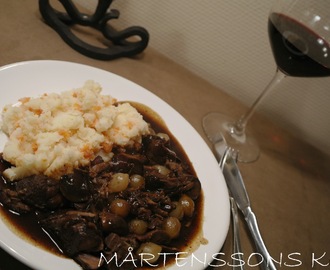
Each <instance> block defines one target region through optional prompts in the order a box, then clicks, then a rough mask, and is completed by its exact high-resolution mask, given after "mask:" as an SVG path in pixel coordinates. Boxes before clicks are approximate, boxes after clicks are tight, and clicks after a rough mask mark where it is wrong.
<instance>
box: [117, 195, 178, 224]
mask: <svg viewBox="0 0 330 270" xmlns="http://www.w3.org/2000/svg"><path fill="white" fill-rule="evenodd" d="M119 196H120V197H121V198H123V199H125V200H126V201H127V202H128V203H129V204H130V206H131V207H130V212H131V214H132V215H134V216H137V217H139V218H140V219H143V220H145V221H152V220H154V219H155V220H159V222H154V224H155V225H157V226H158V225H160V224H158V223H161V221H162V220H163V219H164V218H165V217H167V216H168V214H169V212H170V211H171V210H172V201H171V199H170V198H169V197H168V196H166V195H165V193H164V192H163V191H162V190H157V191H153V192H151V191H150V192H149V191H142V190H129V191H127V190H126V191H123V192H121V193H120V194H119Z"/></svg>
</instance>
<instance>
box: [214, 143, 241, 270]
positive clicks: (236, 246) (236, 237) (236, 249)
mask: <svg viewBox="0 0 330 270" xmlns="http://www.w3.org/2000/svg"><path fill="white" fill-rule="evenodd" d="M220 142H221V141H220V140H218V143H217V151H216V153H217V156H218V159H219V160H220V162H219V166H220V168H221V170H223V167H224V164H225V161H226V158H227V154H226V153H227V149H228V148H227V145H226V143H225V142H224V141H222V143H220ZM229 199H230V208H231V217H232V230H233V254H235V256H237V257H235V258H236V259H237V260H239V262H240V263H239V264H238V261H236V260H233V269H238V270H244V269H245V268H244V261H243V253H242V251H241V250H242V249H241V239H240V233H239V224H238V211H237V205H236V202H235V199H234V198H233V197H232V196H229Z"/></svg>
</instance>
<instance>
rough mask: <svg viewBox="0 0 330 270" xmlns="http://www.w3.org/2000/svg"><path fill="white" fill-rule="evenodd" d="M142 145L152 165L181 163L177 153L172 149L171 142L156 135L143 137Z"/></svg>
mask: <svg viewBox="0 0 330 270" xmlns="http://www.w3.org/2000/svg"><path fill="white" fill-rule="evenodd" d="M142 144H143V147H144V151H145V155H146V157H147V158H148V159H149V161H150V162H151V164H161V165H164V164H165V163H166V162H167V161H169V160H170V161H176V162H180V160H179V158H178V157H177V155H176V153H175V152H174V151H173V150H171V149H170V145H169V141H166V140H164V139H162V138H160V137H158V136H155V135H147V136H143V138H142Z"/></svg>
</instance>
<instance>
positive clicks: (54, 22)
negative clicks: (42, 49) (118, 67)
mask: <svg viewBox="0 0 330 270" xmlns="http://www.w3.org/2000/svg"><path fill="white" fill-rule="evenodd" d="M59 2H61V4H62V5H63V7H64V9H65V10H66V13H65V12H60V11H58V10H56V9H54V8H53V7H52V6H51V5H50V3H49V0H39V10H40V13H41V15H42V17H43V19H44V20H45V22H46V23H47V24H48V25H49V26H50V27H52V28H53V29H54V30H55V31H56V32H57V33H58V34H59V35H60V36H61V38H62V39H63V40H64V41H65V42H66V43H67V44H68V45H69V46H71V47H72V48H73V49H75V50H77V51H78V52H80V53H81V54H83V55H86V56H88V57H91V58H95V59H100V60H113V59H116V58H119V57H129V56H134V55H136V54H139V53H141V52H142V51H143V50H144V49H145V48H146V47H147V45H148V42H149V33H148V31H147V30H146V29H144V28H143V27H139V26H132V27H128V28H126V29H124V30H121V31H117V30H115V29H114V28H113V27H112V26H111V25H110V23H109V22H110V21H111V20H112V19H118V18H119V11H118V10H116V9H111V10H110V9H109V7H110V5H111V3H112V2H113V0H99V1H98V4H97V6H96V9H95V12H94V14H92V15H88V14H84V13H81V12H80V11H79V10H78V8H77V7H76V6H75V4H74V3H73V2H72V1H71V0H59ZM75 24H78V25H82V26H89V27H92V28H94V29H96V30H97V31H100V32H101V33H102V35H103V36H104V37H105V38H106V39H107V40H109V41H110V42H109V43H110V44H109V45H107V47H106V48H103V47H97V46H94V45H91V44H88V43H87V42H85V41H83V40H82V39H80V38H79V37H77V36H76V35H75V34H74V33H73V32H72V30H71V27H72V26H73V25H75ZM132 37H133V41H132V39H130V38H132ZM128 39H130V40H128Z"/></svg>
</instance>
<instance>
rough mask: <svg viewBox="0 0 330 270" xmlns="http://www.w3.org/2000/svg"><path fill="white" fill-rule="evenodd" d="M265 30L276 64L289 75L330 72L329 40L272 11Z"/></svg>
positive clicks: (314, 74) (317, 75)
mask: <svg viewBox="0 0 330 270" xmlns="http://www.w3.org/2000/svg"><path fill="white" fill-rule="evenodd" d="M268 33H269V38H270V43H271V47H272V51H273V55H274V58H275V61H276V64H277V66H278V68H279V69H280V70H281V71H282V72H283V73H285V74H287V75H289V76H296V77H324V76H330V47H329V44H328V43H327V42H326V41H325V40H324V39H323V38H321V37H319V36H318V35H317V34H316V33H314V32H313V31H312V30H310V29H308V28H307V27H306V26H304V25H303V24H301V23H299V22H298V21H296V20H294V19H292V18H290V17H288V16H285V15H283V14H279V13H272V14H271V15H270V17H269V22H268Z"/></svg>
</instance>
